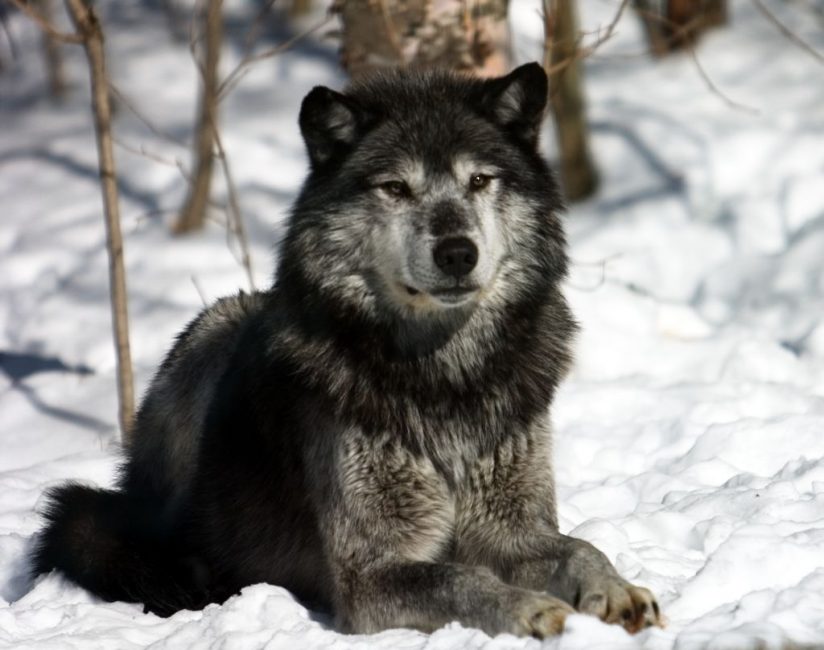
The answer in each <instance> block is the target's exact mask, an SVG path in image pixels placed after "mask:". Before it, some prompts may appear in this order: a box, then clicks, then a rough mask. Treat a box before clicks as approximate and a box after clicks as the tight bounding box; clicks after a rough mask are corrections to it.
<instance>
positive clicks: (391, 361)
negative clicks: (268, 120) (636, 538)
mask: <svg viewBox="0 0 824 650" xmlns="http://www.w3.org/2000/svg"><path fill="white" fill-rule="evenodd" d="M546 96H547V80H546V76H545V74H544V72H543V70H542V69H541V68H540V66H538V65H537V64H529V65H526V66H522V67H520V68H518V69H516V70H515V71H514V72H512V73H511V74H509V75H508V76H505V77H500V78H495V79H491V80H479V79H474V78H469V77H465V76H458V75H456V74H452V73H448V72H442V71H429V72H411V71H407V72H403V71H393V72H385V73H381V74H378V75H375V76H372V77H371V78H368V79H366V80H363V81H361V82H357V83H355V84H354V85H352V86H351V87H349V88H348V89H347V90H346V91H345V92H342V93H340V92H336V91H333V90H330V89H328V88H324V87H317V88H315V89H314V90H312V91H311V92H310V93H309V94H308V95H307V97H306V98H305V99H304V101H303V105H302V107H301V112H300V128H301V131H302V134H303V137H304V140H305V142H306V147H307V150H308V155H309V160H310V166H311V169H310V172H309V175H308V178H307V180H306V182H305V184H304V186H303V188H302V191H301V192H300V194H299V196H298V198H297V200H296V203H295V205H294V209H293V210H292V213H291V215H290V219H289V223H288V228H287V232H286V235H285V237H284V240H283V241H282V242H281V245H280V249H279V263H278V271H277V276H276V278H277V279H276V281H275V283H274V286H273V288H272V289H271V290H269V291H266V292H260V293H255V294H253V295H245V294H240V295H237V296H235V297H230V298H225V299H223V300H220V301H219V302H217V303H216V304H215V305H213V306H211V307H209V308H207V309H206V310H204V311H203V312H202V313H201V314H200V315H199V316H198V317H197V318H196V319H195V320H194V321H193V322H192V323H190V324H189V326H188V327H187V328H186V329H185V330H184V331H183V333H182V334H181V335H180V336H179V337H178V339H177V341H176V343H175V344H174V346H173V348H172V349H171V352H170V353H169V354H168V356H167V357H166V359H165V360H164V362H163V364H162V365H161V367H160V369H159V371H158V372H157V375H156V377H155V378H154V380H153V382H152V384H151V386H150V387H149V389H148V393H147V394H146V396H145V399H144V400H143V403H142V405H141V407H140V409H139V413H138V414H137V418H136V424H135V432H134V442H133V444H132V445H131V446H130V447H129V448H127V449H126V450H125V452H126V461H125V464H124V466H123V470H122V476H121V477H120V480H119V483H118V485H117V487H116V488H115V489H113V490H99V489H93V488H90V487H87V486H83V485H78V484H68V485H65V486H62V487H59V488H57V489H56V490H53V491H52V492H51V494H50V506H49V509H48V512H47V515H46V519H47V523H46V527H45V529H44V531H43V532H42V533H41V534H40V536H39V538H38V544H37V547H36V550H35V551H34V555H33V566H34V571H35V573H37V574H39V573H43V572H47V571H50V570H52V569H57V570H59V571H60V572H62V574H64V575H65V576H66V577H68V578H69V579H70V580H73V581H74V582H76V583H77V584H79V585H81V586H83V587H85V588H87V589H88V590H90V591H92V592H93V593H95V594H97V595H98V596H100V597H101V598H104V599H107V600H125V601H133V602H139V603H143V604H144V605H145V608H146V609H147V610H148V611H152V612H156V613H159V614H162V615H168V614H171V613H173V612H175V611H177V610H179V609H182V608H199V607H203V606H204V605H205V604H207V603H210V602H222V601H223V600H225V599H226V598H228V597H229V596H231V595H232V594H235V593H237V592H238V591H239V590H240V589H241V588H242V587H244V586H245V585H249V584H252V583H258V582H268V583H273V584H278V585H282V586H284V587H286V588H288V589H290V590H291V591H292V592H294V593H295V594H296V595H297V596H298V597H299V598H301V599H302V600H303V601H304V602H306V603H307V604H308V605H310V606H312V607H317V608H327V609H329V610H331V611H333V612H334V615H335V620H336V623H337V625H338V627H339V628H340V629H341V630H343V631H353V632H375V631H378V630H382V629H385V628H389V627H403V626H408V627H414V628H418V629H421V630H433V629H435V628H438V627H440V626H442V625H444V624H446V623H448V622H450V621H459V622H461V623H462V624H464V625H466V626H473V627H477V628H481V629H483V630H485V631H486V632H488V633H489V634H498V633H502V632H509V633H514V634H520V635H534V636H538V637H544V636H547V635H552V634H555V633H558V632H559V631H561V630H562V629H563V625H564V620H565V618H566V616H567V615H568V614H570V613H571V612H573V611H575V610H578V611H581V612H588V613H591V614H594V615H596V616H598V617H600V618H601V619H603V620H605V621H607V622H611V623H618V624H620V625H623V626H624V627H626V628H627V629H628V630H631V631H634V630H638V629H640V628H642V627H645V626H648V625H653V624H656V623H658V622H659V621H660V618H659V610H658V605H657V603H656V601H655V599H654V597H653V596H652V594H651V593H650V592H649V591H648V590H647V589H644V588H642V587H637V586H633V585H631V584H630V583H628V582H627V581H626V580H624V579H623V578H621V577H620V576H619V575H618V574H617V573H616V571H615V569H614V568H613V567H612V565H611V564H610V562H609V560H608V559H607V558H606V556H604V554H603V553H601V552H600V551H598V550H597V549H595V548H594V547H593V546H592V545H590V544H588V543H587V542H585V541H581V540H578V539H574V538H572V537H569V536H566V535H563V534H561V533H560V532H559V530H558V520H557V514H556V504H555V489H554V480H553V473H552V466H551V458H550V454H551V426H550V416H549V408H550V404H551V402H552V399H553V395H554V393H555V390H556V388H557V386H558V384H559V382H560V381H561V380H562V378H563V377H564V375H565V373H566V372H567V369H568V367H569V366H570V363H571V358H572V356H571V342H572V339H573V335H574V333H575V330H576V325H575V322H574V320H573V318H572V315H571V314H570V311H569V309H568V307H567V304H566V302H565V300H564V297H563V295H562V293H561V290H560V287H559V285H560V282H561V281H562V279H563V278H564V276H565V273H566V270H567V255H566V246H565V240H564V234H563V229H562V226H561V222H560V219H559V213H560V211H561V209H562V201H561V198H560V196H559V192H558V189H557V187H556V184H555V181H554V179H553V176H552V174H551V173H550V170H549V168H548V166H547V163H546V162H545V161H544V159H543V158H542V157H541V155H540V154H539V152H538V135H539V130H540V125H541V120H542V116H543V111H544V106H545V102H546Z"/></svg>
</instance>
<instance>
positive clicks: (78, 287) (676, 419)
mask: <svg viewBox="0 0 824 650" xmlns="http://www.w3.org/2000/svg"><path fill="white" fill-rule="evenodd" d="M580 4H581V5H583V4H584V3H580ZM533 5H535V6H533ZM731 5H732V9H733V16H732V28H731V29H725V30H721V31H716V32H714V33H712V34H710V35H708V36H707V38H706V39H705V40H704V41H702V43H701V44H700V45H699V47H698V48H697V51H696V54H697V57H698V59H699V61H700V62H701V64H702V66H703V67H704V68H705V70H706V72H707V74H708V75H710V77H711V78H712V80H713V82H714V84H715V85H716V86H717V87H718V88H719V89H721V91H722V92H723V93H724V95H725V96H726V97H727V98H728V99H730V100H732V101H733V102H735V103H737V104H739V105H742V106H744V107H745V108H732V107H730V106H729V105H728V102H727V101H725V99H724V98H722V97H720V96H719V95H717V94H716V93H714V92H712V91H711V90H710V89H709V88H708V86H707V85H706V83H705V82H704V81H703V80H702V78H701V75H700V74H699V73H698V71H697V69H696V66H695V64H694V62H693V61H692V58H691V57H690V56H689V55H686V54H683V55H678V56H674V57H671V58H669V59H666V60H662V61H659V62H653V61H650V60H649V59H647V58H646V57H642V56H639V54H640V53H641V51H642V50H643V39H642V35H641V33H640V29H639V27H638V25H637V23H636V21H634V20H633V17H632V16H630V15H627V16H625V17H624V18H623V19H622V21H621V23H620V24H619V28H618V31H617V34H616V35H615V36H614V38H613V39H611V40H610V41H609V42H608V43H606V44H605V45H604V46H603V47H602V48H601V49H599V50H598V52H597V54H596V55H595V56H594V57H592V58H591V59H589V60H588V61H587V64H586V69H587V79H586V81H587V87H586V90H587V95H588V101H589V116H590V120H591V122H592V126H593V138H594V140H593V149H594V152H595V157H596V159H597V161H598V164H599V167H600V170H601V176H602V181H603V182H602V187H601V190H600V192H599V194H598V195H597V196H596V197H595V198H593V199H591V200H589V201H587V202H584V203H582V204H578V205H574V206H572V208H571V209H570V211H569V215H568V217H567V228H568V231H569V236H570V244H571V256H572V258H573V261H574V265H573V272H572V274H571V277H570V279H569V282H568V284H567V287H566V292H567V295H568V297H569V299H570V301H571V304H572V306H573V309H574V311H575V313H576V315H577V317H578V318H579V320H580V322H581V325H582V333H581V335H580V338H579V341H578V346H577V352H578V359H577V364H576V366H575V368H574V370H573V373H572V375H571V377H570V378H569V380H568V381H567V382H566V383H565V384H564V386H563V388H562V390H561V391H560V393H559V395H558V397H557V399H556V403H555V408H554V421H555V426H556V436H557V444H556V450H555V464H556V472H557V480H558V490H559V497H560V517H561V525H562V528H563V530H564V531H567V532H571V533H572V534H574V535H578V536H580V537H582V538H585V539H588V540H590V541H592V542H593V543H595V544H596V545H598V546H599V547H600V548H601V549H603V550H604V552H605V553H607V555H608V556H609V557H610V558H611V559H612V560H613V561H614V562H615V563H616V566H617V567H618V569H619V570H620V571H621V573H622V574H623V575H625V576H626V577H627V578H629V579H631V580H633V581H635V582H638V583H640V584H643V585H645V586H648V587H650V588H651V589H653V590H654V591H655V592H656V593H657V594H658V596H659V598H660V601H661V604H662V609H663V611H664V612H665V614H666V616H667V618H668V619H669V624H668V626H667V627H666V628H665V629H651V630H648V631H645V632H643V633H641V634H638V635H636V636H634V637H630V636H628V635H627V634H626V633H624V632H623V631H622V630H621V629H619V628H617V627H611V626H607V625H604V624H602V623H600V622H599V621H597V620H595V619H592V618H589V617H585V616H573V617H572V618H570V619H569V621H568V624H567V628H566V631H565V633H564V634H563V636H561V637H559V638H556V639H549V640H545V641H543V642H539V641H537V640H534V639H517V638H515V637H511V636H506V635H504V636H500V637H497V638H495V639H490V638H489V637H487V636H486V635H485V634H483V633H482V632H479V631H477V630H471V629H464V628H462V627H461V626H460V625H458V624H451V625H449V626H447V627H445V628H443V629H441V630H438V631H436V632H435V633H434V634H431V635H426V634H422V633H419V632H415V631H410V630H389V631H386V632H384V633H381V634H377V635H374V636H345V635H340V634H338V633H336V632H335V631H334V630H333V629H332V627H331V625H330V622H329V621H328V620H326V619H324V618H322V617H321V616H319V615H318V614H316V613H314V612H311V611H307V610H306V609H305V608H304V607H303V606H302V605H301V604H300V603H298V602H297V601H295V600H294V599H293V598H292V596H291V595H290V594H289V593H288V592H286V591H285V590H283V589H282V588H279V587H277V586H271V585H255V586H251V587H249V588H247V589H245V590H244V591H243V593H242V594H241V595H240V596H237V597H235V598H232V599H231V600H230V601H229V602H227V603H226V604H225V605H223V606H222V607H218V606H210V607H207V608H206V609H205V610H203V611H202V612H180V613H178V614H176V615H175V616H173V617H171V618H169V619H161V618H158V617H155V616H153V615H144V614H143V613H142V611H141V607H140V606H138V605H131V604H125V603H101V602H98V601H97V600H95V599H94V598H92V597H91V596H89V595H88V594H87V593H85V592H84V591H83V590H81V589H79V588H77V587H74V586H73V585H71V584H68V583H66V582H65V581H63V580H61V579H60V578H59V577H58V576H56V575H51V576H47V577H43V578H41V579H39V580H38V581H36V583H34V584H30V582H29V580H28V578H27V577H26V570H27V566H26V559H25V556H26V550H27V548H28V545H29V544H30V542H31V539H32V535H33V534H34V533H35V531H36V530H37V529H38V527H39V525H40V519H39V514H38V512H40V511H41V509H42V499H41V495H42V492H43V489H44V488H45V487H47V486H50V485H54V484H56V483H59V482H61V481H63V480H65V479H68V478H74V479H80V480H83V481H87V482H90V483H94V484H98V485H110V484H111V482H112V481H113V477H114V471H115V467H116V463H117V448H118V442H117V434H116V431H115V429H116V404H115V401H116V400H115V389H114V378H113V377H114V355H113V349H112V344H111V338H110V337H111V335H110V327H111V326H110V320H109V319H110V316H109V306H108V302H107V286H106V277H107V275H106V273H107V271H106V269H107V260H106V256H105V252H104V249H103V243H104V240H105V237H104V233H103V228H102V221H101V217H100V197H99V193H98V188H97V178H96V154H95V149H94V143H93V134H92V130H91V121H90V117H89V115H88V95H87V87H86V84H87V82H86V79H85V76H84V75H85V71H84V68H83V67H82V63H83V61H82V53H81V52H80V51H79V50H78V49H76V48H66V49H65V53H66V56H67V58H68V70H69V73H70V77H71V79H72V82H73V87H72V89H71V92H70V94H69V97H68V98H67V99H66V101H65V103H63V104H62V105H56V106H55V105H52V104H51V103H49V101H48V100H47V99H46V98H45V95H44V86H45V76H44V73H43V71H42V69H41V60H40V59H39V57H38V55H37V53H36V46H37V34H36V32H35V31H34V29H33V28H32V27H31V26H30V25H29V24H28V23H27V22H26V21H25V20H23V19H22V18H21V17H20V16H18V15H15V16H12V17H11V18H10V20H9V31H10V34H11V35H12V37H13V38H14V39H15V41H16V43H17V46H18V47H17V51H18V52H19V55H18V58H17V59H16V60H14V61H12V60H11V59H10V54H9V50H8V48H7V47H6V41H4V40H2V39H0V56H2V57H3V60H4V63H5V64H6V65H5V67H4V70H3V71H2V73H0V120H2V124H3V129H2V135H0V169H2V173H0V198H2V203H3V208H4V210H3V219H2V221H0V278H2V281H0V295H2V299H0V350H2V353H3V357H2V358H0V369H1V370H2V372H0V414H1V415H0V647H14V648H38V649H39V648H60V649H64V648H66V649H71V648H104V649H111V648H118V649H120V648H144V647H152V648H181V647H186V648H226V649H229V648H258V647H266V648H296V647H300V648H328V647H334V648H340V649H345V648H358V649H361V648H362V649H369V648H404V649H408V650H413V649H418V648H427V649H430V650H431V649H446V648H459V647H460V648H484V649H489V650H492V649H494V650H503V649H516V648H517V649H520V648H539V647H545V648H557V649H558V650H560V649H564V650H568V649H574V648H648V649H654V650H664V649H667V650H669V649H675V650H699V649H708V650H709V649H712V650H721V649H727V648H735V649H744V648H769V649H778V648H814V647H824V319H822V315H824V72H823V71H822V67H821V66H820V64H819V63H818V62H816V60H815V59H813V58H812V57H811V56H809V55H808V54H807V53H805V52H803V51H802V50H800V49H799V48H798V47H797V46H795V45H794V44H792V43H790V42H789V41H788V40H787V39H786V38H785V37H783V36H782V35H781V34H780V33H779V32H778V31H777V30H776V29H775V28H774V26H772V25H770V24H769V23H768V22H767V21H766V20H765V19H764V17H763V16H762V15H761V14H760V13H759V12H758V11H757V10H756V8H755V7H753V6H752V5H751V4H750V3H743V2H731ZM615 6H616V3H615V2H607V1H606V0H599V1H598V2H592V3H586V8H585V15H584V16H583V27H584V29H594V28H595V27H597V26H599V25H600V26H604V25H606V24H607V23H608V22H609V20H610V17H611V15H612V12H613V11H614V9H615ZM769 6H770V7H771V9H772V10H773V11H775V12H777V13H778V15H779V16H780V17H781V18H782V20H784V21H785V22H786V23H787V24H789V25H790V26H791V27H793V29H795V30H796V31H797V32H798V33H799V34H800V35H801V37H802V38H804V39H805V40H806V41H807V42H809V43H811V44H812V45H813V46H814V47H816V48H818V50H819V51H824V37H822V32H821V29H820V23H817V22H816V20H815V19H814V18H813V14H812V13H810V12H807V10H805V9H804V8H803V6H802V4H801V3H786V5H785V4H784V3H779V2H776V1H772V2H770V3H769ZM147 7H148V5H145V4H140V3H134V4H131V3H104V4H103V7H102V8H103V10H104V12H105V18H106V26H107V29H108V40H107V44H108V51H109V54H110V67H111V74H112V78H113V80H114V83H115V84H116V85H117V87H118V89H119V90H120V91H121V92H122V93H123V94H124V95H125V96H126V97H127V98H129V101H130V103H132V104H135V105H136V106H139V108H140V111H141V113H142V114H143V115H145V116H146V117H147V118H148V119H149V120H150V121H152V122H153V123H155V124H157V125H159V126H161V127H162V128H163V129H164V130H165V131H167V132H169V133H171V134H173V135H174V136H175V137H176V138H177V139H180V140H185V139H186V138H187V137H188V136H189V129H190V124H191V121H192V118H193V115H194V100H195V96H196V76H195V73H194V71H193V68H192V66H191V63H190V60H189V58H188V54H187V51H186V46H185V45H180V44H177V45H176V44H174V43H173V42H171V41H170V39H169V38H168V35H167V30H166V27H165V21H164V18H163V16H162V14H161V13H160V12H158V13H152V12H151V11H150V10H149V9H147ZM230 7H231V10H232V18H233V24H234V25H235V28H234V29H233V30H230V35H229V39H230V41H231V43H230V46H229V47H228V48H227V51H226V55H225V61H224V72H228V71H229V70H230V69H231V68H232V67H233V66H234V65H235V64H236V63H237V61H238V60H239V58H240V45H241V40H240V39H241V38H242V31H243V30H242V29H240V28H238V27H237V25H243V24H244V22H243V21H244V20H246V19H247V18H248V17H249V16H250V15H252V12H253V11H254V8H253V7H252V6H251V4H248V5H247V4H243V3H240V2H236V3H233V4H231V5H230ZM805 12H806V13H805ZM536 16H537V3H531V2H526V1H525V0H516V1H515V2H514V3H513V17H512V23H513V28H514V31H515V34H516V51H517V55H518V57H520V58H521V59H522V60H528V59H531V58H534V57H536V56H539V53H540V44H539V41H540V29H541V27H540V21H539V20H538V19H537V17H536ZM311 20H314V18H313V19H311ZM311 20H310V21H309V22H311ZM307 24H309V23H307ZM272 31H273V32H275V33H276V34H277V35H279V37H282V36H283V35H284V33H285V32H284V29H283V28H281V27H273V28H272ZM343 82H344V79H343V76H342V75H341V73H340V72H339V71H338V69H337V67H336V62H335V52H334V47H333V46H332V45H330V44H328V43H325V42H322V41H319V40H317V39H310V40H309V41H307V42H305V43H303V44H300V45H298V46H296V47H294V48H293V49H291V50H289V51H287V52H285V53H284V54H282V55H280V56H278V57H276V58H273V59H270V60H267V61H264V62H261V63H258V64H256V65H255V66H254V67H252V68H251V69H250V71H249V74H247V75H246V76H245V77H244V78H243V79H242V81H241V83H240V84H239V86H238V87H237V89H236V90H235V91H234V93H233V94H232V95H230V96H229V98H228V99H227V100H226V102H225V104H224V106H223V107H222V111H223V112H222V124H223V138H224V144H225V147H226V150H227V152H228V155H229V158H230V161H231V163H232V171H233V174H234V176H235V178H236V180H237V183H238V186H239V190H240V197H241V204H242V208H243V212H244V215H245V217H246V220H247V227H248V230H249V234H250V238H251V241H252V256H253V261H254V270H255V282H256V284H257V285H258V286H263V285H265V284H266V283H267V282H268V280H269V278H270V276H271V269H272V268H273V263H274V253H273V243H274V242H276V241H277V238H278V237H279V235H280V234H281V232H282V231H281V226H280V224H281V223H282V220H283V217H284V216H285V214H286V213H287V211H288V209H289V204H290V201H291V200H292V198H293V197H294V195H295V192H296V191H297V188H298V185H299V183H300V181H301V178H302V176H303V173H304V171H305V165H306V163H305V158H304V154H303V150H302V144H301V142H300V139H299V135H298V132H297V129H296V126H295V124H296V118H297V110H298V106H299V102H300V99H301V97H302V96H303V95H304V94H305V93H306V92H307V91H308V90H309V89H310V88H311V87H312V86H313V85H316V84H327V85H333V86H336V87H338V86H340V85H341V84H342V83H343ZM116 133H117V137H118V140H119V141H120V142H122V143H123V144H124V145H126V147H128V149H127V148H123V147H119V148H118V150H117V151H116V155H117V162H118V165H119V169H120V175H121V181H122V185H121V187H122V190H123V196H122V207H121V209H122V213H123V228H124V233H125V237H126V262H127V267H128V282H129V293H130V310H131V314H130V315H131V327H132V346H133V350H132V352H133V357H134V362H135V371H136V380H137V384H138V388H139V389H140V390H142V389H143V388H145V386H146V383H147V381H148V379H149V377H150V376H151V373H152V372H153V369H154V368H155V366H156V365H157V363H158V362H159V360H160V358H161V356H162V354H163V352H164V350H165V349H166V347H167V346H168V345H169V342H170V341H171V338H172V336H173V335H174V334H175V333H176V331H178V330H179V329H180V328H181V327H182V325H183V324H184V323H185V322H187V320H188V319H189V318H191V317H192V316H193V315H194V314H195V313H196V312H197V310H198V309H199V308H200V307H201V305H202V304H203V301H204V300H205V301H207V302H208V301H210V300H213V299H214V298H216V297H218V296H220V295H224V294H226V293H230V292H232V291H234V290H236V289H237V288H238V287H245V286H246V280H245V276H244V273H243V270H242V269H241V267H240V265H239V264H238V262H237V257H236V253H237V251H236V250H235V247H234V246H233V245H229V246H227V242H226V239H227V237H226V233H225V229H224V228H223V227H222V226H221V225H220V223H216V224H212V225H211V226H210V227H209V228H208V229H207V231H206V232H205V233H203V234H198V235H193V236H190V237H187V238H183V239H172V238H171V237H170V236H169V235H168V228H167V226H168V220H169V219H170V218H171V216H172V215H173V213H174V211H175V209H176V208H177V207H178V206H179V205H180V203H181V201H182V197H183V191H184V182H183V181H182V179H181V176H180V173H179V171H178V169H177V167H176V164H175V161H176V160H179V161H181V162H183V163H184V164H186V165H188V164H189V156H188V150H187V149H186V148H185V147H182V146H180V145H177V144H174V143H173V142H170V141H169V140H168V139H165V138H162V137H160V136H159V135H157V134H155V133H153V132H152V131H151V130H149V129H148V128H147V127H146V126H145V125H144V124H143V123H142V121H141V120H140V119H138V118H136V117H135V116H134V115H133V114H132V113H131V112H130V110H129V109H128V107H127V106H125V105H124V104H122V103H120V104H119V109H118V112H117V123H116ZM550 136H551V130H550V129H549V128H547V138H546V147H547V151H548V152H549V153H550V155H551V154H552V153H553V144H552V142H551V137H550ZM141 149H143V150H145V151H146V152H149V153H150V154H151V155H152V157H153V158H148V157H147V156H145V155H140V154H139V153H134V150H137V151H140V150H141ZM156 158H161V159H164V160H165V161H166V163H165V164H164V163H163V162H158V160H156ZM217 189H218V191H217V194H218V200H219V201H225V192H224V190H223V188H222V187H220V185H219V186H218V188H217ZM214 216H215V218H216V220H218V221H222V220H223V219H224V218H225V217H224V214H223V212H222V211H221V210H216V211H215V213H214ZM201 293H202V294H203V295H202V296H201Z"/></svg>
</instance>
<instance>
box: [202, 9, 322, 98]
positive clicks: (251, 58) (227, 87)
mask: <svg viewBox="0 0 824 650" xmlns="http://www.w3.org/2000/svg"><path fill="white" fill-rule="evenodd" d="M331 20H332V17H331V16H326V17H325V18H324V19H323V20H321V21H319V22H317V23H315V24H314V25H312V26H311V27H310V28H309V29H307V30H306V31H304V32H301V33H300V34H296V35H295V36H293V37H292V38H290V39H288V40H286V41H284V42H283V43H281V44H280V45H277V46H275V47H272V48H269V49H268V50H264V51H263V52H258V53H257V54H253V53H252V52H251V51H250V52H248V53H247V54H246V55H245V56H244V57H243V58H242V59H241V61H240V63H238V64H237V65H236V66H235V69H234V70H232V71H231V72H230V73H229V74H228V75H226V78H225V79H224V80H223V81H222V82H221V84H220V86H219V87H218V101H219V102H220V101H222V100H223V99H224V98H225V97H226V95H228V94H229V93H230V92H232V90H233V89H234V88H235V86H236V85H237V84H238V82H239V81H240V78H241V77H242V76H243V75H244V74H246V70H247V68H248V67H249V66H250V65H251V64H253V63H257V62H258V61H263V60H264V59H270V58H272V57H273V56H277V55H278V54H282V53H283V52H285V51H286V50H288V49H289V48H290V47H292V46H293V45H294V44H295V43H298V42H300V41H302V40H303V39H304V38H306V37H307V36H310V35H311V34H314V33H315V32H316V31H318V30H319V29H321V28H322V27H324V26H326V25H328V24H329V23H330V22H331Z"/></svg>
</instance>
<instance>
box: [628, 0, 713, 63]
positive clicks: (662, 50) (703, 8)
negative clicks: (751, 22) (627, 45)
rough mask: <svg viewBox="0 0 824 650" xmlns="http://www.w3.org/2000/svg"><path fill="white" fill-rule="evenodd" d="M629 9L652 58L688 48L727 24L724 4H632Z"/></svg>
mask: <svg viewBox="0 0 824 650" xmlns="http://www.w3.org/2000/svg"><path fill="white" fill-rule="evenodd" d="M633 6H634V7H635V9H636V11H637V12H638V14H639V15H640V17H641V21H642V23H643V25H644V30H645V31H646V34H647V41H648V42H649V46H650V51H651V52H652V53H653V54H654V55H655V56H663V55H665V54H667V53H669V52H672V51H673V50H678V49H681V48H684V47H691V46H692V45H693V44H694V43H695V42H696V41H697V40H698V38H699V37H700V36H701V35H702V34H703V33H704V32H705V31H707V30H708V29H710V28H712V27H718V26H721V25H725V24H726V23H727V16H728V14H727V0H666V1H665V2H649V1H648V0H633Z"/></svg>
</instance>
